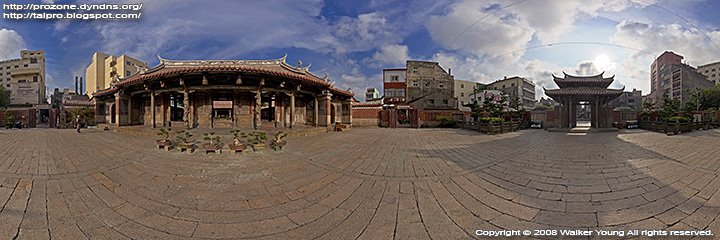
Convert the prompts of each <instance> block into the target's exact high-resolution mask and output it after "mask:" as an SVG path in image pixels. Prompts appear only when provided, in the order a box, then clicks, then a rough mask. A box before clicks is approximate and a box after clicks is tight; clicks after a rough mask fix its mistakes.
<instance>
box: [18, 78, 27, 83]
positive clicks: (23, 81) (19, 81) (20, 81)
mask: <svg viewBox="0 0 720 240" xmlns="http://www.w3.org/2000/svg"><path fill="white" fill-rule="evenodd" d="M26 82H27V80H25V79H23V80H18V83H26Z"/></svg>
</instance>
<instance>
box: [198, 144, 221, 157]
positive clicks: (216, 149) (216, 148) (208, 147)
mask: <svg viewBox="0 0 720 240" xmlns="http://www.w3.org/2000/svg"><path fill="white" fill-rule="evenodd" d="M202 148H203V149H205V154H208V153H210V152H212V153H218V154H222V145H221V144H210V143H205V144H203V145H202Z"/></svg>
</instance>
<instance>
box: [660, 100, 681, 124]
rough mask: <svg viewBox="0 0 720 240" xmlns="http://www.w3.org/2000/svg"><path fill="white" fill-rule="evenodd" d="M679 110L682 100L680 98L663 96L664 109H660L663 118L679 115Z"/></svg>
mask: <svg viewBox="0 0 720 240" xmlns="http://www.w3.org/2000/svg"><path fill="white" fill-rule="evenodd" d="M679 111H680V101H679V100H677V99H671V98H670V97H668V96H664V97H663V105H662V111H660V117H661V118H662V119H667V118H670V117H675V116H677V115H678V112H679Z"/></svg>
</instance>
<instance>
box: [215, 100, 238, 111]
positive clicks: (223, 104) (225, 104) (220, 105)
mask: <svg viewBox="0 0 720 240" xmlns="http://www.w3.org/2000/svg"><path fill="white" fill-rule="evenodd" d="M232 106H233V103H232V101H213V108H216V109H217V108H232Z"/></svg>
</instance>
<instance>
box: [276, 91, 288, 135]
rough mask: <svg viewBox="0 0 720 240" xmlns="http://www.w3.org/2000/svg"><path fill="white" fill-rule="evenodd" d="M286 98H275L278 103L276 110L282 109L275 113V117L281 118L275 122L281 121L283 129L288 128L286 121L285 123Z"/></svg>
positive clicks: (277, 96) (281, 95)
mask: <svg viewBox="0 0 720 240" xmlns="http://www.w3.org/2000/svg"><path fill="white" fill-rule="evenodd" d="M284 98H285V96H283V94H277V95H276V97H275V101H276V103H275V109H280V111H277V112H275V116H279V117H278V119H277V120H276V121H275V122H277V121H278V120H279V121H280V122H281V123H282V126H283V127H287V126H286V121H285V99H284Z"/></svg>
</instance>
